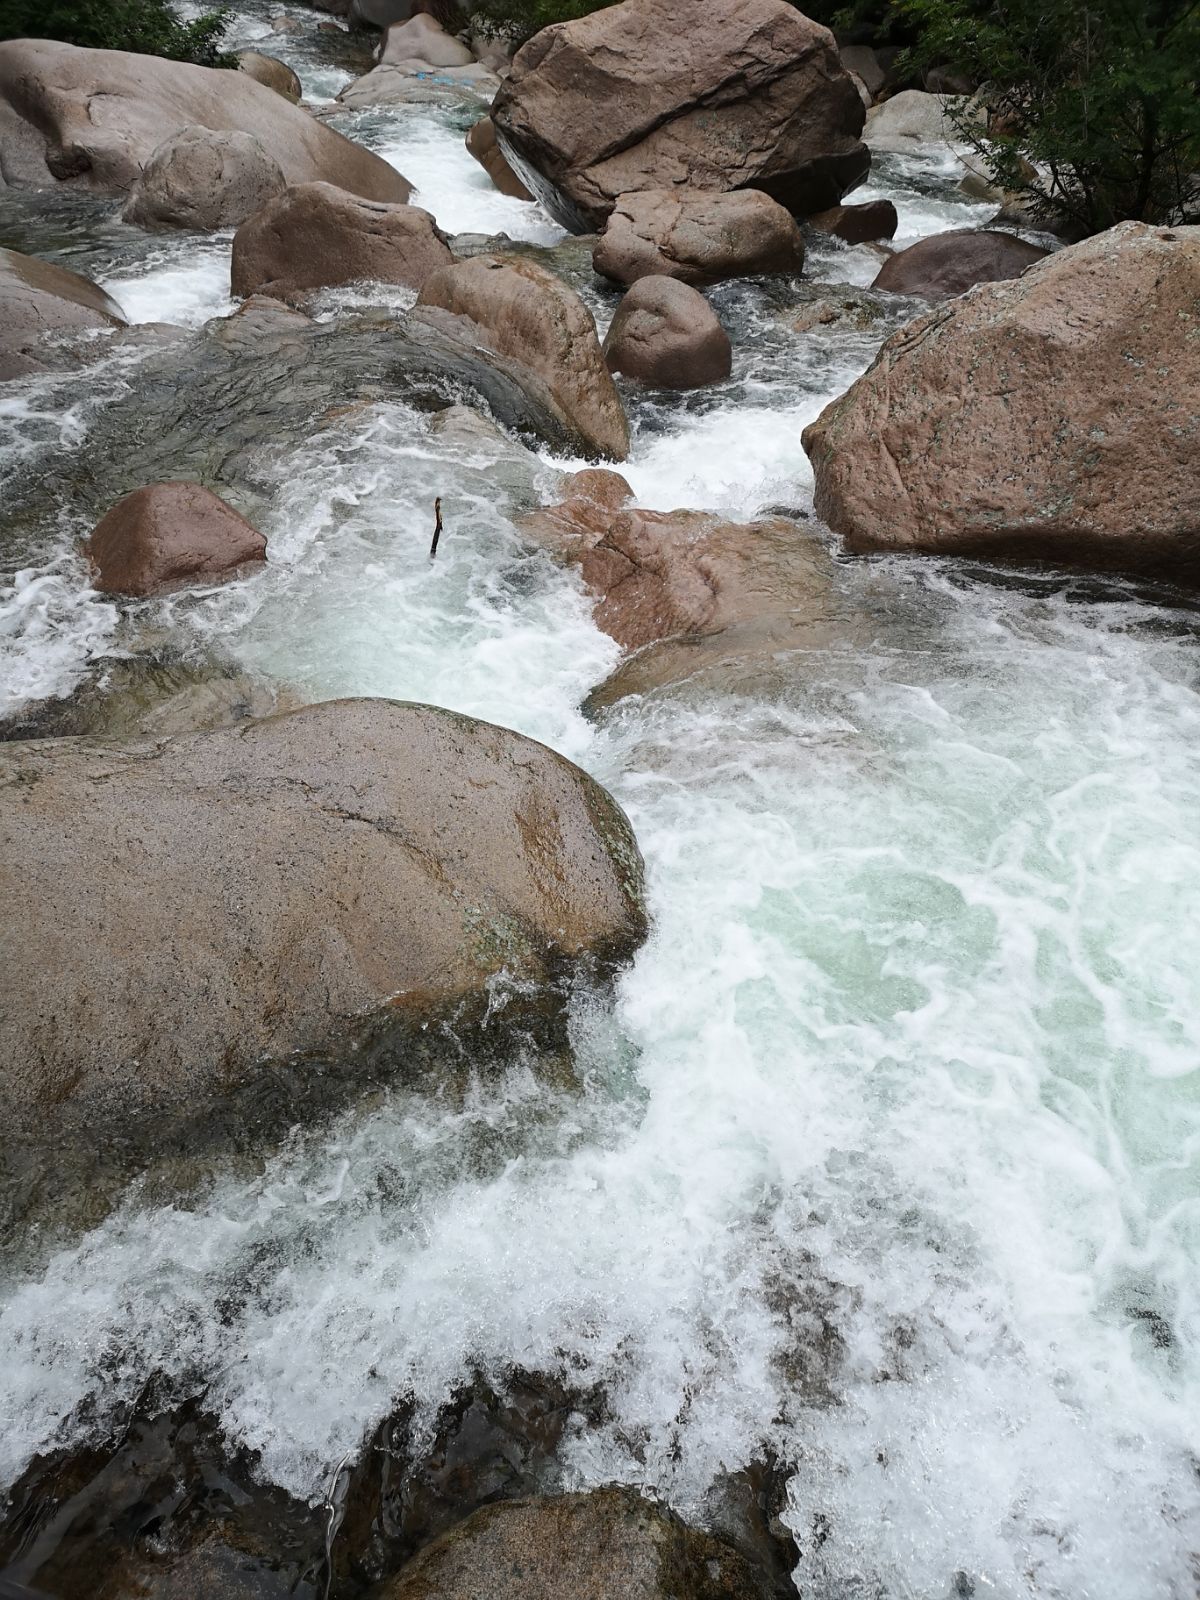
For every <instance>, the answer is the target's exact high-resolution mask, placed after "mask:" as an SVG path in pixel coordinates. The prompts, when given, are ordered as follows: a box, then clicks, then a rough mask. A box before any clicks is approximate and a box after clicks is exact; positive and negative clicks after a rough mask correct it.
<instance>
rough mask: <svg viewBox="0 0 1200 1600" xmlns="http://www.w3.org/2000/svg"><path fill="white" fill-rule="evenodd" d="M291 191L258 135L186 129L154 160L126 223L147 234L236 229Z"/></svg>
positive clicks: (130, 203) (148, 165)
mask: <svg viewBox="0 0 1200 1600" xmlns="http://www.w3.org/2000/svg"><path fill="white" fill-rule="evenodd" d="M286 188H287V179H286V178H285V177H284V175H283V173H282V171H281V170H280V167H279V163H278V162H277V161H276V160H274V158H273V157H271V156H269V155H268V154H267V152H266V151H265V150H264V149H263V147H262V145H261V144H260V143H259V141H258V140H257V139H256V138H255V137H254V136H253V134H249V133H227V132H223V131H222V132H215V131H214V130H213V129H211V128H184V129H182V131H181V132H179V133H177V134H173V135H172V137H171V138H170V139H168V140H166V141H165V143H163V144H161V145H159V147H158V149H157V150H156V151H155V152H154V154H153V155H152V156H151V157H150V160H149V161H148V162H147V163H146V165H145V167H144V168H143V169H142V171H141V174H140V175H139V177H138V179H137V181H136V183H135V184H134V186H133V189H132V191H131V192H130V196H129V199H128V200H127V201H126V203H125V208H124V210H123V211H122V212H121V219H122V221H124V222H131V223H133V224H134V226H135V227H139V228H147V229H163V228H193V229H195V230H197V231H198V232H206V233H207V232H213V231H215V230H216V229H217V228H236V227H237V226H238V225H239V224H240V223H243V222H245V220H246V218H247V217H250V216H253V215H254V213H255V212H256V211H258V210H259V209H260V208H261V207H262V206H264V205H266V203H267V201H268V200H272V199H274V197H275V196H276V195H277V194H282V193H283V191H284V189H286Z"/></svg>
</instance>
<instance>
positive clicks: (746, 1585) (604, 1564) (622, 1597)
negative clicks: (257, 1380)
mask: <svg viewBox="0 0 1200 1600" xmlns="http://www.w3.org/2000/svg"><path fill="white" fill-rule="evenodd" d="M769 1592H770V1591H769V1589H768V1587H767V1586H766V1584H765V1582H764V1580H763V1578H762V1576H761V1575H760V1574H759V1573H757V1572H755V1570H754V1569H753V1568H752V1567H751V1566H750V1565H749V1563H748V1562H747V1561H746V1560H745V1559H744V1558H743V1557H742V1556H741V1555H739V1554H738V1552H737V1551H736V1550H733V1549H731V1548H730V1547H729V1546H728V1545H725V1544H722V1543H721V1541H720V1540H718V1539H714V1538H713V1537H712V1536H711V1534H706V1533H701V1532H699V1531H698V1530H696V1529H694V1528H689V1527H687V1526H686V1525H685V1524H684V1523H682V1522H681V1521H680V1520H679V1518H678V1517H676V1516H675V1515H674V1514H673V1513H672V1512H670V1511H668V1510H667V1509H666V1508H665V1507H662V1506H658V1505H655V1504H653V1503H652V1502H651V1501H649V1500H646V1499H644V1498H643V1497H642V1496H641V1495H640V1494H638V1492H637V1491H636V1490H635V1489H626V1488H609V1489H594V1490H592V1491H591V1493H589V1494H570V1495H562V1496H560V1497H558V1498H557V1499H550V1500H510V1501H507V1502H505V1503H502V1504H500V1505H494V1506H485V1507H483V1509H482V1510H480V1511H476V1512H475V1513H474V1514H473V1515H472V1516H470V1517H468V1518H467V1520H466V1521H465V1522H462V1523H460V1524H459V1525H458V1526H457V1527H456V1528H452V1529H451V1530H450V1532H449V1533H447V1534H443V1536H442V1537H441V1538H440V1539H438V1540H437V1541H436V1542H435V1543H433V1544H431V1545H430V1546H429V1547H428V1548H427V1549H425V1550H423V1551H422V1552H421V1553H420V1555H418V1556H417V1557H415V1559H414V1560H412V1561H410V1562H409V1563H408V1565H407V1566H406V1567H404V1568H403V1570H402V1571H401V1572H400V1573H398V1574H397V1576H396V1577H394V1578H391V1579H389V1580H387V1581H386V1582H384V1583H383V1584H381V1585H380V1587H379V1588H378V1589H377V1590H376V1591H375V1592H374V1595H373V1597H372V1600H478V1597H479V1596H481V1595H486V1596H487V1597H488V1600H561V1597H563V1596H566V1595H570V1596H578V1597H580V1600H582V1597H584V1596H586V1597H587V1600H766V1596H767V1595H768V1594H769Z"/></svg>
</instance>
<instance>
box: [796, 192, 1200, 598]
mask: <svg viewBox="0 0 1200 1600" xmlns="http://www.w3.org/2000/svg"><path fill="white" fill-rule="evenodd" d="M1198 393H1200V228H1153V227H1148V226H1146V225H1145V224H1143V223H1136V222H1126V223H1122V224H1121V225H1120V226H1119V227H1116V228H1113V229H1111V230H1110V231H1109V232H1108V233H1103V234H1099V235H1098V236H1097V237H1096V238H1094V239H1090V240H1088V241H1087V242H1086V243H1084V244H1079V245H1075V246H1073V247H1071V248H1069V249H1066V250H1062V251H1059V252H1058V253H1057V254H1055V255H1052V256H1049V257H1047V258H1046V259H1045V260H1044V261H1039V262H1038V263H1036V264H1035V265H1034V266H1032V267H1031V268H1029V270H1028V271H1027V272H1025V274H1024V275H1023V276H1022V277H1020V278H1016V279H1013V280H1011V281H1006V282H1001V283H991V284H985V285H981V286H980V287H978V288H976V289H974V290H973V291H972V292H971V293H970V294H969V295H966V296H964V297H963V298H961V299H957V300H952V301H949V302H947V303H946V304H945V305H943V306H939V307H938V308H936V309H935V310H934V311H932V312H930V313H929V314H928V315H926V316H924V317H921V318H920V319H919V320H917V321H916V322H914V323H912V324H910V325H909V326H908V327H907V328H905V329H902V330H901V331H900V332H899V333H897V334H896V335H894V336H893V337H892V338H891V339H889V341H888V342H887V343H886V344H885V345H884V347H883V349H882V350H881V351H880V352H879V355H878V357H877V359H876V360H875V362H874V364H873V365H872V366H871V368H870V369H869V370H868V371H867V372H866V373H865V374H864V375H863V377H861V378H860V379H859V380H858V382H857V383H855V384H854V385H853V386H852V387H851V388H850V389H849V390H848V392H847V393H846V394H844V395H842V396H841V398H840V399H838V400H835V401H833V403H832V404H831V405H828V406H827V407H826V408H825V410H824V411H823V412H822V413H821V415H820V417H819V418H818V419H817V420H816V421H815V422H814V423H812V424H811V425H810V426H809V427H808V428H806V429H805V431H804V448H805V449H806V450H807V452H808V454H809V456H810V457H811V459H812V463H813V470H814V473H815V477H816V508H817V511H818V513H819V514H820V515H821V516H822V517H824V519H825V520H826V522H827V523H828V524H829V526H830V527H831V528H832V529H833V530H834V531H835V532H836V533H839V534H840V535H841V536H842V537H843V538H844V539H845V540H846V542H847V544H848V545H849V546H850V548H851V549H853V550H924V551H935V552H943V553H946V554H961V555H971V556H982V557H990V558H994V559H998V560H1010V561H1030V560H1034V561H1047V562H1052V563H1054V564H1056V565H1060V564H1061V565H1071V566H1083V567H1092V568H1097V569H1110V570H1113V569H1115V570H1125V571H1129V572H1134V573H1144V574H1147V575H1152V576H1160V577H1167V578H1172V579H1175V580H1178V581H1180V582H1184V583H1189V584H1192V583H1196V582H1197V581H1198V580H1200V560H1198V552H1200V501H1198V500H1197V496H1196V481H1197V474H1198V472H1200V406H1198V405H1197V404H1196V403H1195V399H1194V397H1195V396H1196V395H1197V394H1198Z"/></svg>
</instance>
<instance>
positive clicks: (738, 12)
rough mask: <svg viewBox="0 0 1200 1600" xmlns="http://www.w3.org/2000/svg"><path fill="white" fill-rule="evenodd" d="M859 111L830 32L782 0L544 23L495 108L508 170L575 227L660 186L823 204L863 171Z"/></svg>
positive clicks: (658, 1) (629, 6)
mask: <svg viewBox="0 0 1200 1600" xmlns="http://www.w3.org/2000/svg"><path fill="white" fill-rule="evenodd" d="M863 116H864V112H863V105H862V101H861V100H860V99H859V96H858V91H857V89H856V88H855V87H854V84H853V82H852V81H851V79H850V76H849V74H848V73H847V72H845V71H844V69H843V68H842V66H841V63H840V61H839V60H838V54H837V48H836V46H835V44H834V41H833V35H832V34H831V33H829V32H828V31H827V30H826V29H824V28H822V27H819V26H818V25H817V24H816V23H814V22H810V21H809V20H808V18H807V17H805V16H803V15H802V14H801V12H799V11H798V10H796V9H795V8H794V7H793V6H789V5H786V4H784V3H783V0H707V3H706V4H705V5H703V6H697V5H695V4H694V3H693V0H624V3H623V4H621V5H612V6H606V7H604V8H602V9H601V10H598V11H594V12H593V13H592V14H591V15H590V16H586V17H582V18H580V19H578V20H577V21H571V22H561V23H556V24H554V25H553V26H551V27H548V28H543V29H542V31H541V32H540V33H538V34H535V36H534V37H533V38H532V39H531V40H530V41H529V43H528V44H526V45H525V46H523V48H522V49H520V50H518V52H517V54H516V56H515V57H514V59H513V64H512V71H511V73H510V75H509V76H508V77H507V78H506V79H505V80H504V82H503V84H502V85H501V87H500V90H499V93H498V94H497V96H496V99H495V101H494V103H493V105H492V120H493V122H494V123H495V125H496V132H497V135H498V137H499V140H500V144H501V148H502V149H503V150H504V153H505V155H506V156H507V157H508V158H509V160H510V162H511V163H512V165H513V167H514V169H515V170H516V172H517V174H518V176H519V177H520V178H521V179H522V181H523V182H524V183H525V184H526V185H527V187H528V188H529V189H531V190H532V191H533V193H535V194H536V195H537V196H538V198H539V199H540V200H542V201H543V202H544V203H545V204H546V206H547V207H548V208H549V209H550V210H551V211H552V212H553V213H554V214H555V215H556V216H557V217H558V218H559V220H560V221H561V222H562V223H563V224H564V225H565V226H566V227H569V228H572V229H574V230H575V231H576V232H579V233H583V232H587V231H588V230H589V229H591V228H598V227H600V226H601V225H602V224H603V222H604V221H605V219H606V218H607V216H608V215H609V213H610V212H611V211H612V209H613V206H614V205H615V204H616V201H617V197H618V196H619V195H623V194H629V193H632V192H635V191H638V190H644V189H656V188H662V187H679V188H691V189H717V190H724V189H748V188H752V189H761V190H763V191H764V192H765V193H767V194H769V195H771V196H773V197H774V198H775V199H776V200H778V201H779V202H780V203H781V204H782V205H784V206H786V207H787V208H788V210H789V211H793V212H796V213H798V214H803V213H806V212H809V211H820V210H822V209H824V208H825V207H828V206H831V205H836V204H837V203H838V201H840V199H841V198H842V195H843V194H844V193H845V192H846V190H847V189H850V188H852V187H853V186H854V184H856V183H859V182H861V180H862V179H863V177H865V175H866V172H867V169H868V167H869V165H870V157H869V154H868V152H867V150H866V147H865V146H864V145H863V143H862V142H861V140H860V138H859V135H860V134H861V132H862V126H863Z"/></svg>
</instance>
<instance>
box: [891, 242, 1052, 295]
mask: <svg viewBox="0 0 1200 1600" xmlns="http://www.w3.org/2000/svg"><path fill="white" fill-rule="evenodd" d="M1045 255H1046V251H1045V250H1043V249H1042V248H1041V246H1040V245H1036V244H1027V243H1026V241H1025V240H1024V239H1018V237H1017V236H1016V234H1015V233H999V232H995V231H993V230H992V229H989V228H981V229H979V230H978V231H975V230H974V229H971V228H954V229H951V230H950V231H949V232H948V233H934V234H931V235H930V236H929V238H927V239H918V240H917V242H916V244H910V245H909V247H908V249H907V250H898V251H897V252H896V254H895V255H894V256H890V257H889V258H888V260H887V261H885V262H884V264H883V266H882V267H881V268H880V269H879V272H878V273H877V274H876V276H875V281H874V282H873V283H872V285H871V287H872V289H887V290H888V291H889V293H891V294H915V295H921V296H922V297H923V298H924V299H926V300H947V299H949V298H950V297H951V296H953V295H959V294H966V292H967V290H968V289H970V288H972V287H973V286H974V285H975V284H977V283H998V282H999V281H1000V280H1001V279H1003V278H1017V277H1019V276H1020V275H1021V273H1022V272H1024V271H1025V269H1026V267H1031V266H1032V265H1033V264H1034V262H1035V261H1041V260H1042V258H1043V257H1044V256H1045Z"/></svg>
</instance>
